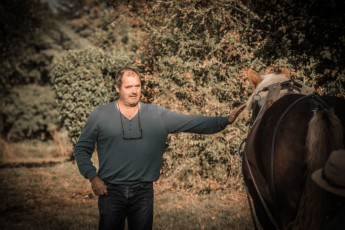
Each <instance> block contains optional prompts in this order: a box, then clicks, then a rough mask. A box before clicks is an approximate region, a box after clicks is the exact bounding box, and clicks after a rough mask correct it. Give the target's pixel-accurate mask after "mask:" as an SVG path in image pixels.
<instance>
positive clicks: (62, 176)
mask: <svg viewBox="0 0 345 230" xmlns="http://www.w3.org/2000/svg"><path fill="white" fill-rule="evenodd" d="M0 188H1V190H0V213H1V215H0V226H1V229H11V230H12V229H97V228H98V209H97V197H96V196H94V195H93V193H92V191H91V188H90V183H89V182H88V181H87V180H85V179H84V178H83V177H82V176H80V174H79V172H78V169H77V166H76V164H75V163H73V161H67V162H63V163H57V164H55V163H49V162H48V163H46V164H43V166H41V167H37V165H29V164H27V165H26V166H25V167H23V166H19V165H11V167H8V166H7V167H2V168H0ZM252 228H253V227H252V221H251V217H250V211H249V206H248V202H247V200H246V196H245V192H243V191H238V189H237V190H232V189H229V190H226V191H225V190H219V191H214V192H213V191H212V192H211V193H210V194H207V195H197V194H192V193H187V192H185V191H179V190H175V189H173V188H172V187H171V184H169V180H168V179H161V180H159V181H158V182H157V183H155V206H154V229H165V230H168V229H174V230H176V229H252Z"/></svg>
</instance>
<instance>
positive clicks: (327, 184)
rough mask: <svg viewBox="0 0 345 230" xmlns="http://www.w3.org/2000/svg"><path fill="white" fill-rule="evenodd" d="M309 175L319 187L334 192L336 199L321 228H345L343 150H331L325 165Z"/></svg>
mask: <svg viewBox="0 0 345 230" xmlns="http://www.w3.org/2000/svg"><path fill="white" fill-rule="evenodd" d="M311 176H312V179H313V180H314V181H315V182H316V183H317V184H318V185H319V186H320V187H321V188H323V189H325V190H326V191H328V192H330V193H332V194H334V195H335V196H334V199H335V200H336V201H337V204H336V206H337V208H336V210H335V212H334V214H333V215H332V217H331V218H330V219H329V221H328V222H327V223H326V224H325V226H323V228H322V229H323V230H326V229H332V230H343V229H345V150H344V149H340V150H336V151H333V152H332V153H331V155H330V156H329V158H328V160H327V162H326V164H325V167H324V168H321V169H318V170H316V171H315V172H314V173H313V174H312V175H311Z"/></svg>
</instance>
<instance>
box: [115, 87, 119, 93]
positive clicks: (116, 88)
mask: <svg viewBox="0 0 345 230" xmlns="http://www.w3.org/2000/svg"><path fill="white" fill-rule="evenodd" d="M115 90H116V92H117V93H119V92H120V89H119V87H118V86H117V85H115Z"/></svg>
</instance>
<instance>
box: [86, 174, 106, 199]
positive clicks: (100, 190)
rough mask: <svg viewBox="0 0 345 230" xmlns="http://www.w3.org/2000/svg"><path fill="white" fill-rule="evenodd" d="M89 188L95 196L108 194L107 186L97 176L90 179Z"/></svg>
mask: <svg viewBox="0 0 345 230" xmlns="http://www.w3.org/2000/svg"><path fill="white" fill-rule="evenodd" d="M90 182H91V188H92V191H93V193H94V194H95V195H96V196H103V195H107V194H108V190H107V186H106V185H105V183H104V182H103V180H102V179H101V178H100V177H99V176H95V177H94V178H92V179H91V181H90Z"/></svg>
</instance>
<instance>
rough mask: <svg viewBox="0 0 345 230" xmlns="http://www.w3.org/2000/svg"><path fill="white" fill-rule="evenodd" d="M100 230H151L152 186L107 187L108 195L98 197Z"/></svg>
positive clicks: (144, 184) (111, 185)
mask: <svg viewBox="0 0 345 230" xmlns="http://www.w3.org/2000/svg"><path fill="white" fill-rule="evenodd" d="M98 209H99V214H100V219H99V229H100V230H108V229H109V230H110V229H111V230H117V229H121V230H123V229H124V228H125V220H126V218H127V223H128V229H129V230H151V229H152V222H153V184H152V183H140V184H137V185H113V184H109V185H108V195H105V196H99V198H98Z"/></svg>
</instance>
